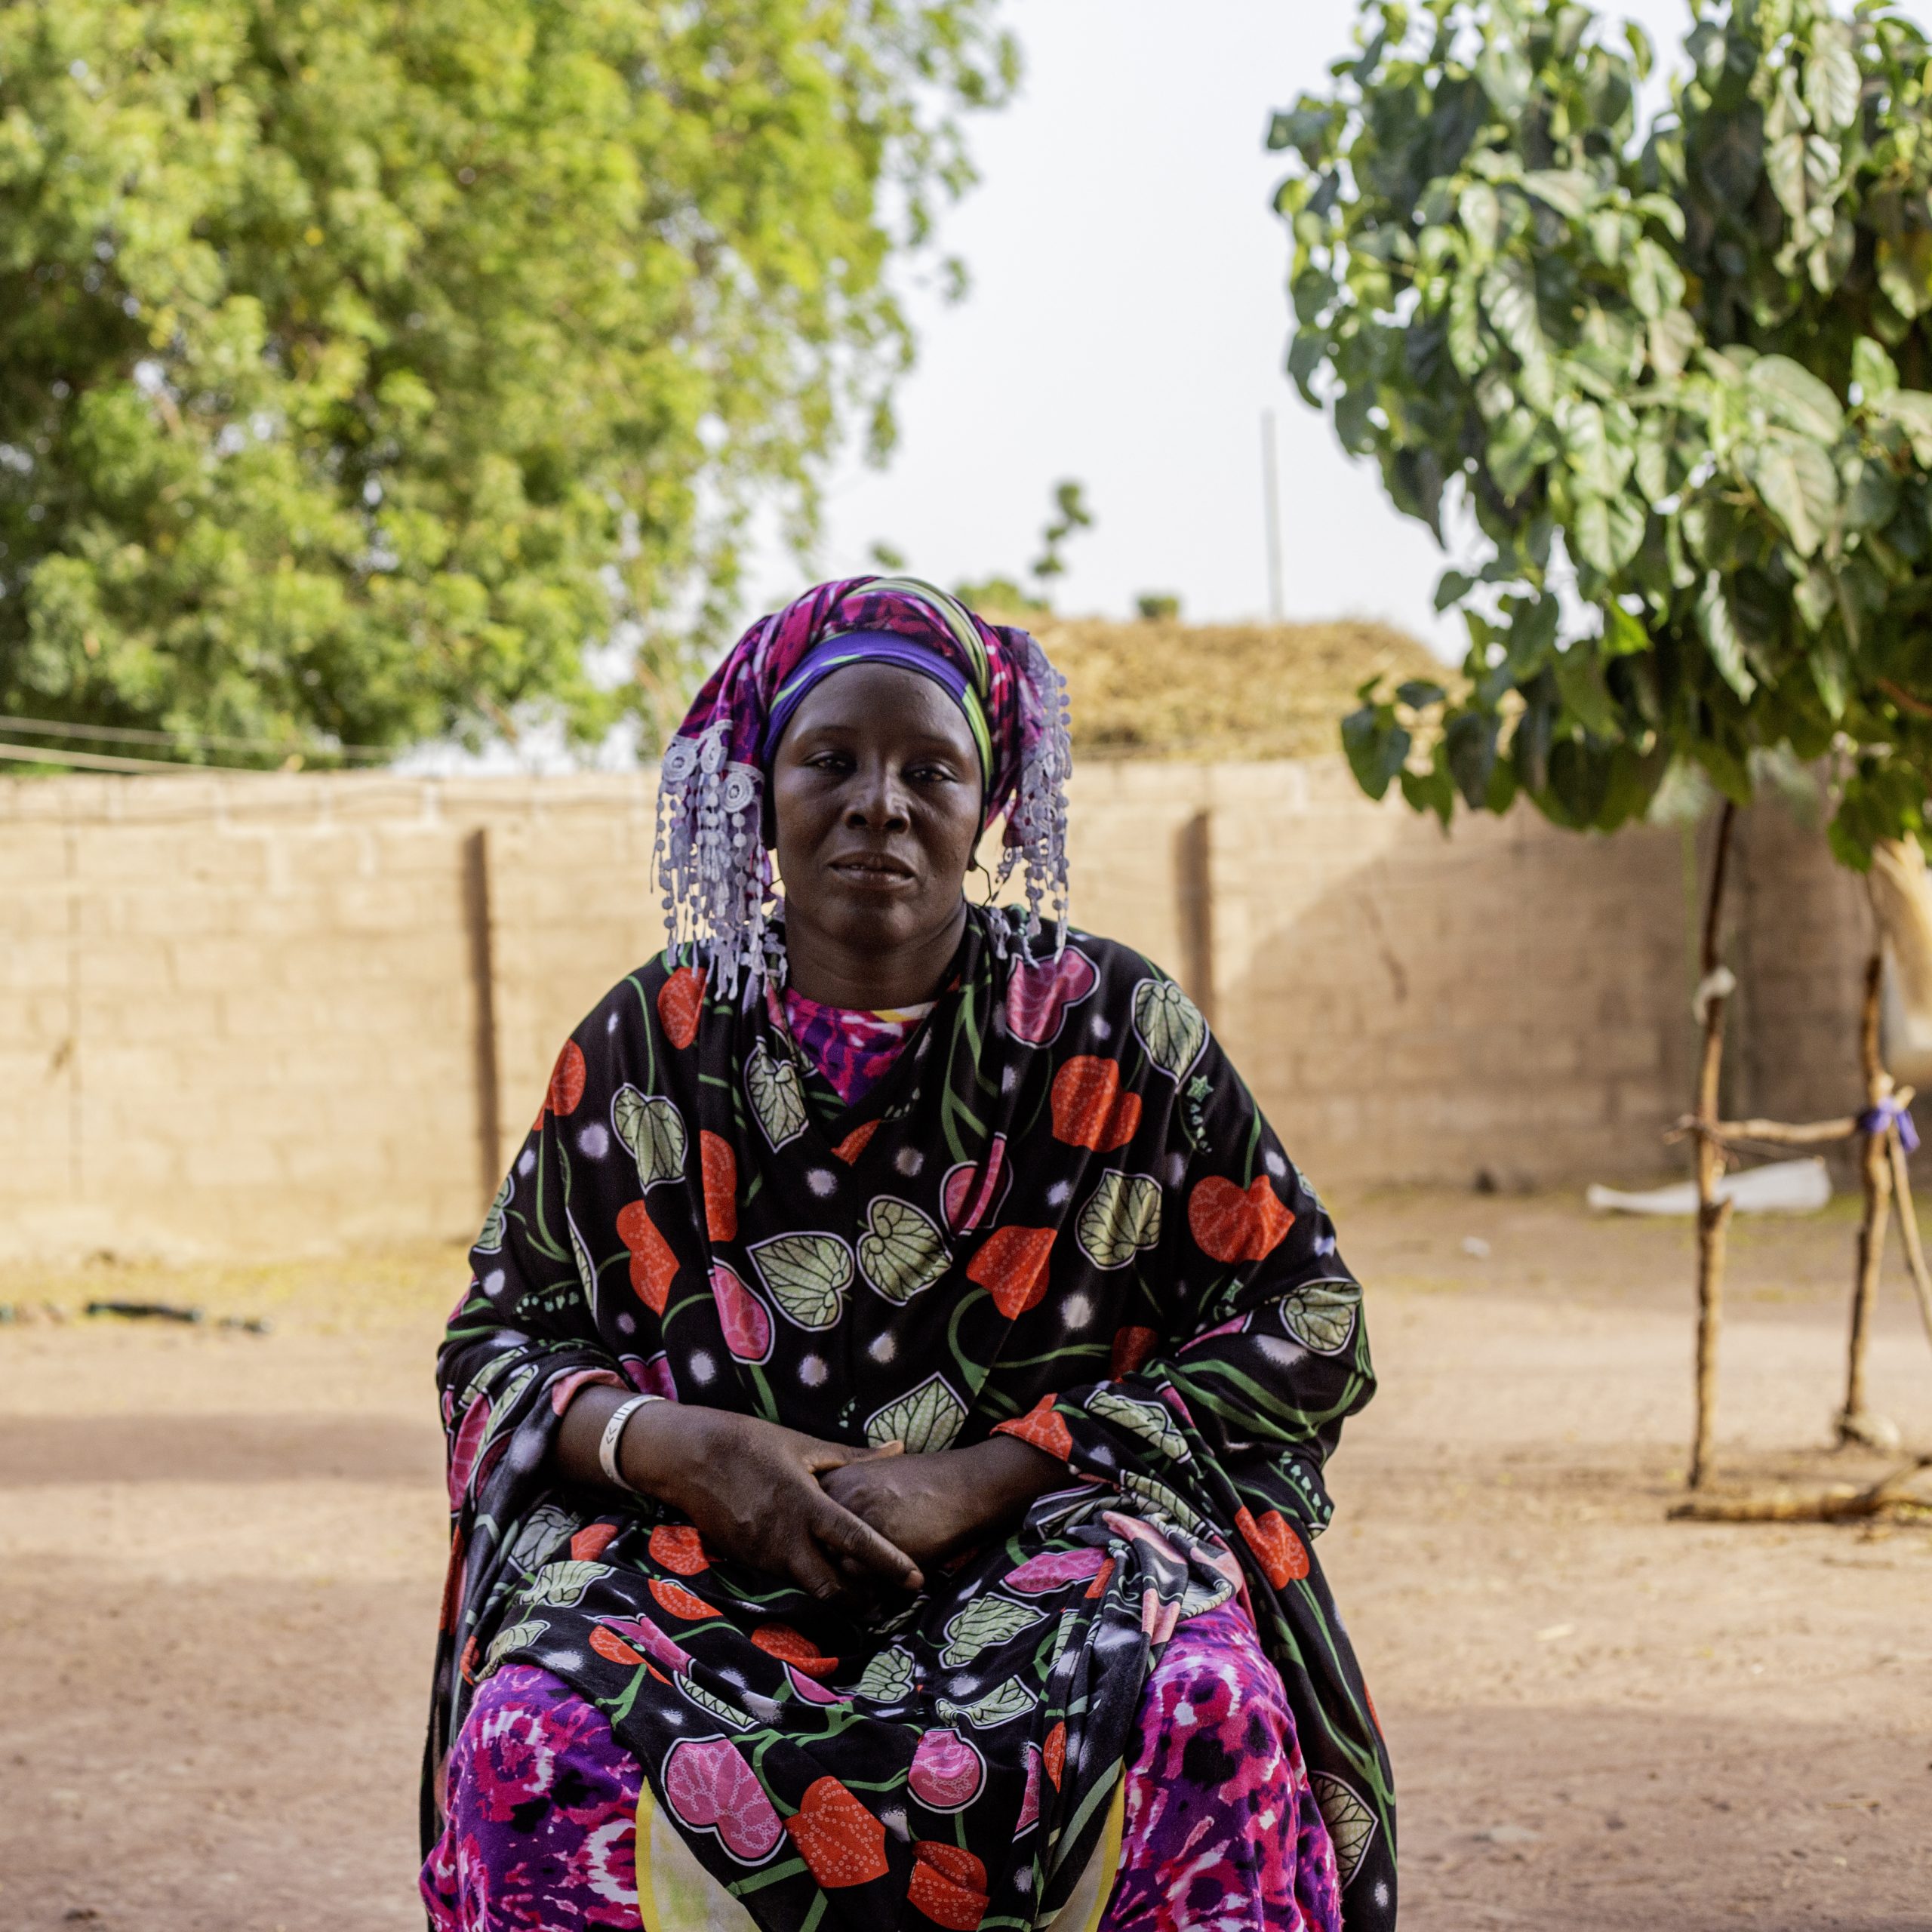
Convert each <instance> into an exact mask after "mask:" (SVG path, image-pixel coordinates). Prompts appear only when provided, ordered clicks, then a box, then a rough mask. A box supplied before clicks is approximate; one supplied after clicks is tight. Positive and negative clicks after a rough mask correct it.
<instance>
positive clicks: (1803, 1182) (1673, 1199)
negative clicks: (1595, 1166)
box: [1584, 1155, 1832, 1214]
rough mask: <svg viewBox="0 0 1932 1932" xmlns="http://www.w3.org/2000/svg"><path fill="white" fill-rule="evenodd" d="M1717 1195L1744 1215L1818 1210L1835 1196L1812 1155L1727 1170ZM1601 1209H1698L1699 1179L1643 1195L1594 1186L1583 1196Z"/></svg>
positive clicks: (1624, 1211) (1656, 1211) (1615, 1211)
mask: <svg viewBox="0 0 1932 1932" xmlns="http://www.w3.org/2000/svg"><path fill="white" fill-rule="evenodd" d="M1584 1198H1585V1199H1586V1200H1587V1201H1589V1204H1590V1205H1591V1206H1592V1207H1593V1208H1595V1210H1596V1211H1597V1212H1598V1214H1696V1213H1697V1183H1696V1182H1695V1181H1689V1180H1683V1181H1678V1182H1677V1183H1675V1184H1674V1185H1673V1186H1669V1187H1654V1188H1651V1189H1647V1191H1646V1192H1642V1193H1639V1194H1626V1193H1625V1192H1623V1191H1622V1190H1621V1189H1618V1188H1614V1187H1602V1186H1592V1187H1591V1189H1590V1190H1589V1192H1588V1193H1587V1194H1586V1195H1585V1196H1584ZM1718 1198H1719V1199H1720V1200H1725V1201H1729V1202H1730V1204H1731V1207H1732V1210H1733V1211H1734V1212H1735V1213H1737V1214H1817V1211H1818V1210H1819V1209H1820V1208H1821V1207H1823V1206H1824V1205H1825V1204H1826V1202H1827V1201H1829V1200H1830V1199H1831V1198H1832V1177H1831V1176H1830V1174H1828V1173H1827V1172H1826V1168H1825V1164H1824V1162H1823V1161H1821V1160H1820V1159H1818V1158H1817V1156H1816V1155H1814V1156H1813V1157H1812V1158H1810V1159H1808V1160H1803V1161H1772V1162H1771V1163H1770V1164H1769V1165H1768V1166H1766V1167H1761V1168H1746V1169H1745V1170H1744V1171H1743V1173H1741V1174H1726V1175H1725V1176H1724V1178H1723V1179H1722V1180H1721V1181H1719V1182H1718Z"/></svg>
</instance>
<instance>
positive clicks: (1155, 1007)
mask: <svg viewBox="0 0 1932 1932" xmlns="http://www.w3.org/2000/svg"><path fill="white" fill-rule="evenodd" d="M1439 695H1440V692H1439V690H1438V696H1439ZM1134 1032H1136V1033H1137V1034H1138V1035H1140V1044H1141V1045H1142V1046H1143V1047H1144V1048H1146V1051H1147V1057H1148V1059H1149V1060H1151V1061H1152V1063H1154V1065H1155V1066H1157V1067H1158V1068H1159V1069H1161V1072H1163V1073H1164V1074H1165V1075H1167V1076H1168V1078H1169V1079H1171V1080H1176V1081H1177V1080H1179V1079H1180V1077H1181V1075H1183V1074H1184V1073H1185V1072H1186V1071H1187V1070H1188V1069H1189V1067H1191V1066H1192V1065H1193V1064H1194V1063H1195V1061H1196V1060H1198V1059H1199V1058H1200V1057H1201V1048H1203V1047H1204V1046H1205V1045H1206V1044H1207V1021H1206V1020H1204V1019H1202V1018H1201V1009H1200V1008H1198V1006H1196V1005H1195V1003H1194V1002H1193V1001H1192V1000H1191V999H1189V998H1188V996H1187V995H1186V993H1184V992H1182V990H1181V989H1180V987H1179V986H1177V985H1176V984H1175V983H1174V981H1173V980H1142V981H1141V982H1140V983H1139V984H1138V985H1137V986H1136V987H1135V988H1134Z"/></svg>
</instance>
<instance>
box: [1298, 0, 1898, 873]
mask: <svg viewBox="0 0 1932 1932" xmlns="http://www.w3.org/2000/svg"><path fill="white" fill-rule="evenodd" d="M1692 15H1693V19H1692V28H1691V31H1690V34H1689V36H1688V38H1687V42H1686V45H1685V48H1684V71H1683V72H1682V73H1681V75H1680V76H1679V77H1678V78H1677V79H1676V80H1675V82H1674V84H1673V86H1672V107H1671V109H1670V110H1669V111H1668V112H1666V113H1664V114H1663V115H1660V116H1659V117H1658V118H1657V120H1656V122H1655V123H1654V125H1652V126H1651V128H1649V129H1648V130H1647V131H1643V130H1640V129H1639V128H1638V125H1637V120H1636V105H1635V103H1636V92H1637V88H1638V83H1639V82H1640V81H1641V80H1642V79H1643V78H1644V77H1646V76H1647V74H1648V72H1649V70H1650V67H1651V48H1650V47H1649V45H1648V44H1647V42H1646V41H1645V40H1644V37H1643V35H1641V32H1639V31H1638V29H1635V28H1634V27H1629V28H1625V29H1620V30H1618V31H1617V32H1611V30H1610V29H1607V27H1606V26H1604V24H1603V23H1601V22H1600V21H1599V20H1598V19H1597V17H1595V15H1593V14H1592V12H1591V11H1590V10H1589V8H1586V7H1583V6H1580V5H1573V4H1566V0H1487V4H1483V5H1465V4H1460V0H1431V4H1429V5H1426V6H1423V7H1420V8H1417V9H1415V10H1414V12H1413V13H1412V12H1411V10H1410V9H1408V8H1404V7H1403V6H1401V5H1395V4H1386V3H1385V0H1373V3H1372V4H1370V5H1367V6H1366V7H1365V8H1364V16H1363V23H1362V26H1361V31H1360V34H1359V36H1358V51H1357V53H1356V54H1354V55H1353V56H1352V57H1349V58H1348V59H1346V60H1342V61H1340V62H1338V63H1337V64H1336V65H1335V66H1334V68H1333V69H1331V73H1332V75H1333V77H1334V85H1333V87H1332V88H1331V89H1329V90H1328V91H1325V92H1324V93H1321V94H1312V95H1306V96H1304V97H1303V98H1302V99H1301V100H1300V101H1299V102H1298V103H1297V104H1296V105H1295V106H1294V107H1293V108H1292V109H1290V110H1288V111H1287V112H1283V113H1281V114H1280V115H1278V116H1277V117H1276V118H1275V123H1274V126H1273V129H1272V134H1271V136H1270V140H1271V143H1272V145H1273V146H1275V147H1277V148H1279V149H1285V150H1287V152H1288V153H1289V154H1290V155H1291V157H1292V158H1291V173H1290V174H1289V176H1288V178H1287V180H1285V181H1284V183H1283V184H1282V186H1281V190H1280V193H1279V197H1278V206H1279V208H1280V209H1281V212H1282V214H1284V216H1285V217H1287V220H1288V221H1289V223H1290V224H1291V226H1292V229H1293V231H1294V271H1293V278H1292V284H1291V287H1292V294H1293V299H1294V312H1295V317H1296V323H1297V326H1296V330H1295V334H1294V341H1293V346H1292V348H1291V352H1290V356H1289V367H1290V370H1291V374H1293V376H1294V380H1295V381H1296V382H1297V384H1298V385H1299V386H1300V389H1301V392H1302V394H1303V396H1304V397H1305V398H1306V399H1307V400H1308V401H1310V402H1311V403H1312V404H1315V405H1317V406H1318V407H1323V408H1327V409H1328V410H1329V411H1331V412H1332V414H1333V418H1334V426H1335V429H1336V431H1337V435H1339V436H1340V439H1341V441H1342V443H1343V446H1344V447H1345V448H1347V449H1348V450H1349V451H1352V452H1355V453H1357V454H1361V455H1363V456H1366V457H1373V458H1374V460H1376V461H1377V463H1379V464H1380V467H1381V471H1382V475H1383V480H1384V482H1385V485H1386V488H1387V490H1388V491H1389V495H1390V497H1392V500H1394V502H1395V503H1396V504H1397V506H1398V507H1399V508H1401V509H1403V510H1404V511H1405V512H1407V513H1409V514H1410V515H1414V516H1417V517H1420V518H1422V519H1423V521H1426V522H1427V523H1428V524H1429V526H1430V528H1432V530H1434V531H1435V533H1436V534H1437V536H1438V538H1441V537H1443V536H1444V523H1445V518H1447V519H1448V535H1449V537H1450V538H1451V541H1452V543H1454V546H1455V547H1456V548H1457V549H1458V551H1459V552H1460V551H1461V550H1462V549H1463V545H1464V543H1465V542H1466V543H1467V545H1468V547H1469V554H1468V555H1466V557H1464V558H1463V562H1464V563H1465V564H1466V568H1457V569H1453V570H1451V571H1448V572H1447V573H1446V574H1444V577H1443V578H1442V580H1441V585H1440V587H1439V589H1438V593H1437V605H1438V608H1441V609H1447V608H1451V607H1454V608H1459V609H1460V610H1461V611H1462V612H1463V614H1464V615H1465V617H1466V621H1467V623H1468V627H1469V638H1470V645H1469V654H1468V656H1467V658H1466V662H1465V664H1464V666H1463V678H1461V680H1460V681H1458V682H1457V684H1456V685H1455V686H1454V688H1453V689H1448V688H1444V687H1443V686H1441V685H1428V684H1421V683H1411V684H1409V685H1404V686H1403V687H1402V688H1401V689H1399V690H1398V691H1395V692H1392V693H1388V692H1383V691H1379V690H1377V689H1376V688H1364V692H1363V694H1362V696H1363V699H1364V703H1363V705H1362V708H1361V709H1360V710H1359V711H1358V712H1355V714H1354V715H1352V716H1351V717H1350V718H1349V719H1348V721H1346V724H1345V726H1344V742H1345V745H1346V749H1347V751H1348V753H1349V758H1350V759H1351V761H1352V764H1353V766H1354V769H1355V774H1356V775H1357V777H1358V780H1359V781H1360V783H1361V784H1362V786H1364V788H1365V789H1367V791H1368V792H1371V794H1372V795H1374V796H1376V797H1378V798H1379V797H1380V796H1382V795H1383V793H1384V792H1386V790H1387V789H1388V787H1389V785H1390V784H1391V783H1400V785H1401V788H1402V790H1403V792H1404V796H1405V797H1406V798H1407V800H1408V801H1409V802H1410V803H1411V804H1412V805H1414V806H1415V807H1417V808H1425V809H1428V810H1432V811H1435V812H1437V813H1438V814H1440V815H1441V817H1442V818H1443V820H1444V823H1447V820H1448V819H1449V817H1450V816H1451V813H1452V811H1454V806H1455V803H1456V801H1457V798H1461V799H1462V800H1463V801H1465V802H1466V804H1468V805H1469V806H1470V807H1472V808H1478V809H1487V810H1490V811H1503V810H1505V809H1506V808H1508V807H1509V804H1511V803H1512V801H1513V800H1514V799H1515V798H1516V796H1517V795H1518V794H1519V793H1521V794H1526V795H1527V796H1528V797H1529V798H1531V800H1532V801H1534V804H1535V805H1536V806H1537V808H1538V809H1539V810H1540V811H1543V813H1545V814H1547V815H1548V816H1549V817H1550V818H1552V819H1553V820H1556V821H1557V822H1558V823H1561V824H1564V825H1567V826H1592V827H1597V828H1601V829H1608V828H1611V827H1614V826H1617V825H1619V824H1620V823H1623V822H1625V821H1626V820H1629V819H1631V818H1632V817H1635V816H1637V815H1638V814H1641V813H1642V812H1643V811H1644V810H1645V809H1646V808H1647V805H1648V804H1649V803H1650V801H1651V799H1652V798H1653V796H1654V794H1655V792H1657V788H1658V786H1659V784H1660V782H1661V780H1663V777H1664V775H1665V773H1666V769H1667V768H1669V766H1670V764H1672V761H1673V760H1683V761H1688V762H1689V763H1691V764H1695V765H1696V766H1698V767H1700V768H1702V770H1703V771H1704V772H1705V773H1706V774H1708V775H1709V778H1710V780H1711V781H1712V783H1714V784H1715V786H1717V787H1718V789H1719V790H1720V791H1721V792H1723V793H1724V795H1725V796H1726V797H1727V798H1730V799H1731V800H1733V801H1738V802H1743V801H1745V800H1746V799H1748V798H1749V794H1750V790H1751V768H1752V756H1753V754H1754V753H1773V754H1785V755H1789V754H1795V755H1797V756H1798V757H1799V758H1804V759H1807V760H1809V759H1814V758H1821V757H1824V756H1826V755H1828V754H1829V755H1830V758H1831V760H1832V773H1833V777H1834V786H1833V795H1834V803H1835V813H1834V817H1833V819H1832V824H1831V837H1832V845H1833V848H1834V850H1835V851H1836V853H1837V854H1838V856H1839V857H1840V858H1841V859H1842V860H1845V861H1846V862H1847V863H1850V864H1853V865H1860V866H1862V865H1863V864H1865V863H1868V862H1869V854H1870V851H1871V847H1872V841H1874V840H1875V839H1876V838H1881V837H1888V836H1897V835H1912V834H1916V833H1918V832H1921V831H1923V830H1924V828H1925V823H1926V820H1925V799H1926V795H1927V782H1928V777H1932V701H1928V700H1932V627H1928V623H1927V609H1928V605H1932V211H1928V203H1927V188H1928V186H1932V114H1929V113H1928V100H1927V89H1928V85H1932V66H1928V50H1927V42H1926V40H1925V38H1924V35H1922V34H1921V32H1920V31H1919V29H1918V28H1917V27H1916V26H1915V25H1913V24H1912V23H1911V22H1909V20H1906V19H1904V18H1903V17H1900V14H1899V13H1898V12H1897V10H1896V8H1894V7H1892V6H1891V5H1887V4H1885V0H1861V4H1860V5H1859V6H1858V8H1857V12H1856V14H1855V16H1854V17H1852V18H1850V19H1846V18H1844V17H1839V16H1837V15H1835V14H1833V13H1832V11H1830V9H1829V8H1828V7H1826V6H1824V5H1819V4H1816V0H1731V3H1730V4H1728V5H1725V4H1720V3H1719V0H1696V4H1694V6H1693V8H1692Z"/></svg>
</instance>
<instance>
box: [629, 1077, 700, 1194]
mask: <svg viewBox="0 0 1932 1932" xmlns="http://www.w3.org/2000/svg"><path fill="white" fill-rule="evenodd" d="M611 1126H612V1128H614V1130H615V1131H616V1133H617V1138H618V1139H619V1140H621V1141H622V1142H623V1143H624V1145H625V1146H626V1148H628V1149H629V1151H630V1156H631V1158H632V1160H634V1161H636V1163H637V1184H638V1186H639V1187H641V1188H643V1189H645V1191H646V1192H648V1191H649V1190H650V1189H652V1188H654V1187H655V1186H657V1184H658V1183H659V1182H660V1181H666V1180H676V1179H677V1178H678V1177H679V1176H680V1175H681V1174H682V1173H683V1172H684V1171H685V1152H686V1151H687V1150H688V1147H689V1146H690V1143H689V1141H688V1139H687V1137H686V1136H685V1123H684V1119H683V1117H682V1116H681V1115H680V1114H679V1113H678V1110H677V1109H676V1108H675V1106H672V1104H671V1103H670V1102H669V1100H666V1099H665V1098H664V1097H663V1095H661V1094H651V1095H649V1096H646V1095H645V1094H640V1093H639V1092H638V1090H637V1089H636V1088H635V1087H620V1088H618V1089H617V1096H616V1097H615V1098H614V1100H612V1101H611Z"/></svg>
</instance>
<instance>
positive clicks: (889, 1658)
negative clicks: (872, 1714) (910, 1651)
mask: <svg viewBox="0 0 1932 1932" xmlns="http://www.w3.org/2000/svg"><path fill="white" fill-rule="evenodd" d="M914 1682H915V1677H914V1674H913V1670H912V1659H911V1658H910V1657H908V1656H907V1655H906V1653H905V1652H904V1651H902V1650H900V1648H899V1647H898V1646H897V1644H894V1646H893V1647H892V1648H891V1649H890V1650H888V1651H880V1652H879V1653H878V1655H877V1656H876V1657H874V1658H873V1659H872V1661H871V1662H870V1663H868V1664H867V1665H866V1667H865V1669H863V1671H862V1672H860V1675H859V1681H858V1682H857V1683H856V1684H854V1685H853V1686H852V1695H853V1696H854V1697H864V1698H867V1699H869V1700H870V1701H871V1702H872V1703H875V1704H899V1703H904V1702H905V1700H906V1698H907V1697H910V1696H911V1695H912V1685H913V1684H914Z"/></svg>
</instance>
